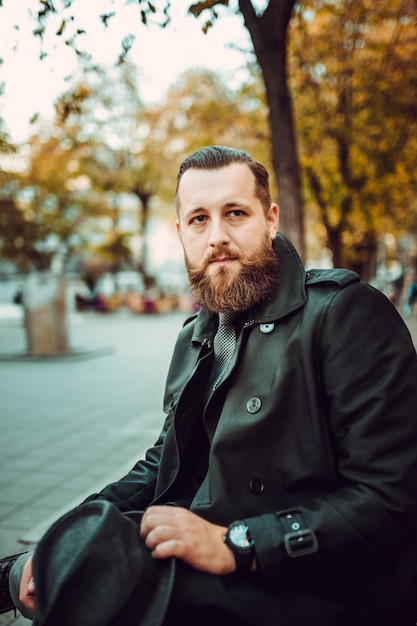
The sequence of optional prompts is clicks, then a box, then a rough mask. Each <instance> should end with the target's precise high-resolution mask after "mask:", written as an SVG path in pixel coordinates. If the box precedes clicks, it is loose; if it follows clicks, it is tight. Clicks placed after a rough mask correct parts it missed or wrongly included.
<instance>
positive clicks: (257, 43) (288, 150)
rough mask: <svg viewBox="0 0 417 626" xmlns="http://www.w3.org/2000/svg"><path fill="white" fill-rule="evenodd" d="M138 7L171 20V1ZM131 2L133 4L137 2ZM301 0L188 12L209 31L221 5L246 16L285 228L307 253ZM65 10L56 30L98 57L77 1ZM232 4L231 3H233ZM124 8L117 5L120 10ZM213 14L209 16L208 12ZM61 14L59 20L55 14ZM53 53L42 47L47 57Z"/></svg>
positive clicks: (209, 1) (238, 1) (45, 1)
mask: <svg viewBox="0 0 417 626" xmlns="http://www.w3.org/2000/svg"><path fill="white" fill-rule="evenodd" d="M132 1H133V3H134V4H136V5H137V7H138V19H140V21H141V22H142V23H144V24H147V23H148V22H149V21H157V23H159V24H160V26H162V27H164V26H166V25H167V24H168V23H169V9H170V6H171V1H170V0H159V1H158V0H155V1H154V2H151V1H150V0H136V2H134V0H132ZM131 3H132V2H130V3H129V4H131ZM295 3H296V0H280V1H279V2H278V1H277V0H269V1H268V2H265V8H264V9H263V10H261V9H260V8H259V4H258V3H256V7H258V8H256V7H255V4H254V3H252V0H235V2H233V4H232V2H230V3H229V0H200V1H198V2H193V3H190V5H189V7H188V11H189V12H190V13H192V14H193V15H195V16H196V17H200V16H202V19H203V30H204V31H207V30H208V28H210V27H211V26H212V25H213V24H214V22H215V21H216V20H217V19H221V16H220V10H222V9H223V10H230V11H238V12H240V13H241V15H242V18H243V20H244V25H245V27H246V28H247V30H248V32H249V34H250V37H251V39H252V43H253V49H254V52H255V56H256V58H257V61H258V63H259V66H260V68H261V71H262V76H263V80H264V83H265V92H266V101H267V105H268V107H269V125H270V134H271V151H272V164H273V170H274V174H275V178H276V183H277V187H278V192H279V204H280V208H281V229H282V230H283V231H284V232H285V233H286V234H288V236H289V237H290V238H291V239H292V240H293V242H294V243H295V245H296V247H297V248H298V250H299V252H300V253H301V255H302V256H304V222H303V201H302V196H301V185H300V174H299V165H298V157H297V149H296V144H295V134H294V127H293V119H292V107H291V98H290V92H289V90H288V86H287V72H286V65H287V63H286V61H287V58H286V47H287V29H288V25H289V21H290V18H291V15H292V11H293V8H294V5H295ZM64 5H65V11H63V12H62V19H61V21H60V22H59V27H58V28H57V29H56V31H55V34H56V36H57V37H58V38H62V39H64V40H65V44H66V45H68V46H70V47H72V48H73V49H74V51H75V53H76V54H77V56H78V57H79V58H80V59H83V60H84V61H86V62H91V61H92V56H91V54H90V53H89V52H87V51H85V50H84V49H83V46H82V40H83V37H84V35H85V32H86V31H85V28H84V26H83V25H80V24H77V23H76V20H75V17H74V13H73V12H72V9H73V5H74V0H66V1H65V3H64ZM229 5H230V6H229ZM38 7H39V10H38V14H37V28H36V29H35V30H34V34H35V35H36V36H38V37H39V38H40V40H41V41H42V40H43V38H44V36H45V33H46V32H47V28H48V22H49V21H50V20H51V22H52V23H53V24H54V25H55V27H56V24H57V19H56V18H57V14H58V11H57V9H56V7H55V3H54V2H53V0H39V4H38ZM121 9H122V7H121V6H118V7H117V11H120V10H121ZM100 11H103V9H101V7H100V6H99V7H98V12H99V17H100V20H101V22H102V23H103V25H104V26H107V25H108V24H109V22H110V21H111V20H112V19H113V17H114V15H115V10H114V11H113V10H112V11H108V12H101V13H100ZM206 15H209V17H208V18H206V17H205V16H206ZM51 18H55V19H51ZM134 39H135V36H134V33H132V32H131V31H130V32H128V33H127V34H126V36H125V37H124V38H123V40H122V43H121V48H122V50H121V52H120V55H119V59H118V62H119V63H120V62H123V61H124V60H125V59H126V55H127V53H128V51H129V49H130V48H131V46H132V45H133V42H134ZM46 54H47V53H46V52H45V51H44V49H42V51H41V56H44V55H46Z"/></svg>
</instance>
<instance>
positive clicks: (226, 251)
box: [202, 248, 240, 269]
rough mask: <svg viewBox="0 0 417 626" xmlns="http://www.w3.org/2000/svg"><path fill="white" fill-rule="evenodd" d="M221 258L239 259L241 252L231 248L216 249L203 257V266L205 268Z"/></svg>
mask: <svg viewBox="0 0 417 626" xmlns="http://www.w3.org/2000/svg"><path fill="white" fill-rule="evenodd" d="M221 259H236V260H239V259H240V254H239V253H238V252H235V251H234V250H232V249H231V248H222V249H215V250H213V251H212V252H210V254H208V255H207V256H206V257H205V258H204V259H203V261H202V266H203V268H204V269H205V268H206V267H207V266H208V265H210V263H213V261H219V260H221Z"/></svg>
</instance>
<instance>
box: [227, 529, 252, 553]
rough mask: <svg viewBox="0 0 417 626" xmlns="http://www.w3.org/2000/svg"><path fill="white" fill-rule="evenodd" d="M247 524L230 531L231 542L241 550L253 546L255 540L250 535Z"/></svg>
mask: <svg viewBox="0 0 417 626" xmlns="http://www.w3.org/2000/svg"><path fill="white" fill-rule="evenodd" d="M248 530H249V529H248V527H247V526H246V524H237V525H236V526H233V527H232V528H230V530H229V538H230V541H231V542H232V543H233V544H234V545H235V546H237V547H239V548H248V547H251V546H252V545H253V540H252V539H251V537H250V535H249V533H248Z"/></svg>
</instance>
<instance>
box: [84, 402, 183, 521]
mask: <svg viewBox="0 0 417 626" xmlns="http://www.w3.org/2000/svg"><path fill="white" fill-rule="evenodd" d="M171 420H172V415H171V414H170V415H168V417H167V418H166V420H165V424H164V427H163V429H162V432H161V434H160V435H159V437H158V440H157V441H156V442H155V444H154V445H153V446H152V447H150V448H149V449H148V450H147V452H146V456H145V459H143V460H140V461H138V462H137V463H136V464H135V465H134V467H133V468H132V469H131V470H130V472H128V474H126V476H123V478H121V479H120V480H118V481H117V482H114V483H111V484H109V485H107V486H106V487H105V488H104V489H103V490H102V491H100V493H94V494H92V495H91V496H89V497H88V498H87V499H86V500H85V502H89V501H91V500H108V501H109V502H111V503H112V504H114V505H115V506H117V508H118V509H119V510H120V511H122V512H123V513H125V512H128V511H144V510H145V508H146V507H147V506H148V505H149V504H150V503H151V502H152V500H153V498H154V494H155V486H156V483H157V479H158V471H159V465H160V458H161V454H162V449H163V444H164V440H165V436H166V433H167V431H168V429H169V427H170V424H171Z"/></svg>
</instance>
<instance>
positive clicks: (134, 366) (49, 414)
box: [0, 307, 417, 626]
mask: <svg viewBox="0 0 417 626" xmlns="http://www.w3.org/2000/svg"><path fill="white" fill-rule="evenodd" d="M1 313H2V314H1ZM186 316H187V315H186V314H183V313H173V314H166V315H161V316H134V315H132V314H129V313H128V312H120V313H116V314H102V315H100V314H93V313H92V314H90V313H84V314H75V313H74V314H72V315H71V316H70V320H69V330H70V345H71V348H72V349H73V350H74V351H75V353H76V354H75V356H72V357H63V358H50V359H48V358H47V359H30V358H28V357H25V356H21V355H22V354H24V352H25V337H24V331H23V326H22V319H21V312H20V309H19V308H17V307H9V310H6V309H5V308H4V307H3V308H2V309H0V555H7V554H13V553H15V552H21V551H23V550H24V549H25V548H26V546H27V547H28V548H30V547H31V546H33V545H34V543H36V541H37V540H38V539H39V538H40V536H41V535H42V533H43V531H44V530H45V529H46V528H47V527H48V526H49V525H50V524H51V523H52V522H53V521H54V520H55V519H56V518H57V517H58V516H59V515H60V514H62V513H64V512H65V511H66V510H68V509H70V508H72V507H73V506H75V505H76V504H78V503H79V502H80V501H82V500H83V498H84V497H85V496H87V495H89V494H90V493H92V492H93V491H94V490H96V489H100V488H101V487H103V486H104V485H106V484H107V483H108V482H110V481H112V480H117V479H118V478H119V477H121V476H122V475H123V474H124V473H125V472H127V471H128V470H129V469H130V468H131V466H132V465H133V464H134V463H135V462H136V461H137V460H138V459H139V458H140V457H141V456H142V455H143V453H144V451H145V450H146V448H147V447H148V445H149V444H151V443H153V441H154V440H155V438H156V436H157V435H158V433H159V430H160V427H161V425H162V419H163V413H162V409H161V406H162V398H163V390H164V382H165V376H166V373H167V369H168V365H169V360H170V356H171V353H172V349H173V346H174V342H175V339H176V335H177V333H178V331H179V329H180V328H181V325H182V322H183V320H184V319H185V318H186ZM406 323H407V325H408V326H409V328H410V330H411V333H412V335H413V338H414V345H417V318H416V317H412V318H409V319H407V320H406ZM6 355H9V356H12V357H14V358H5V356H6ZM19 355H20V356H19ZM11 624H13V626H28V625H29V624H30V622H29V621H28V620H26V619H24V618H23V617H21V616H20V617H17V618H14V616H13V613H8V614H5V615H3V616H0V626H9V625H11Z"/></svg>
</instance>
